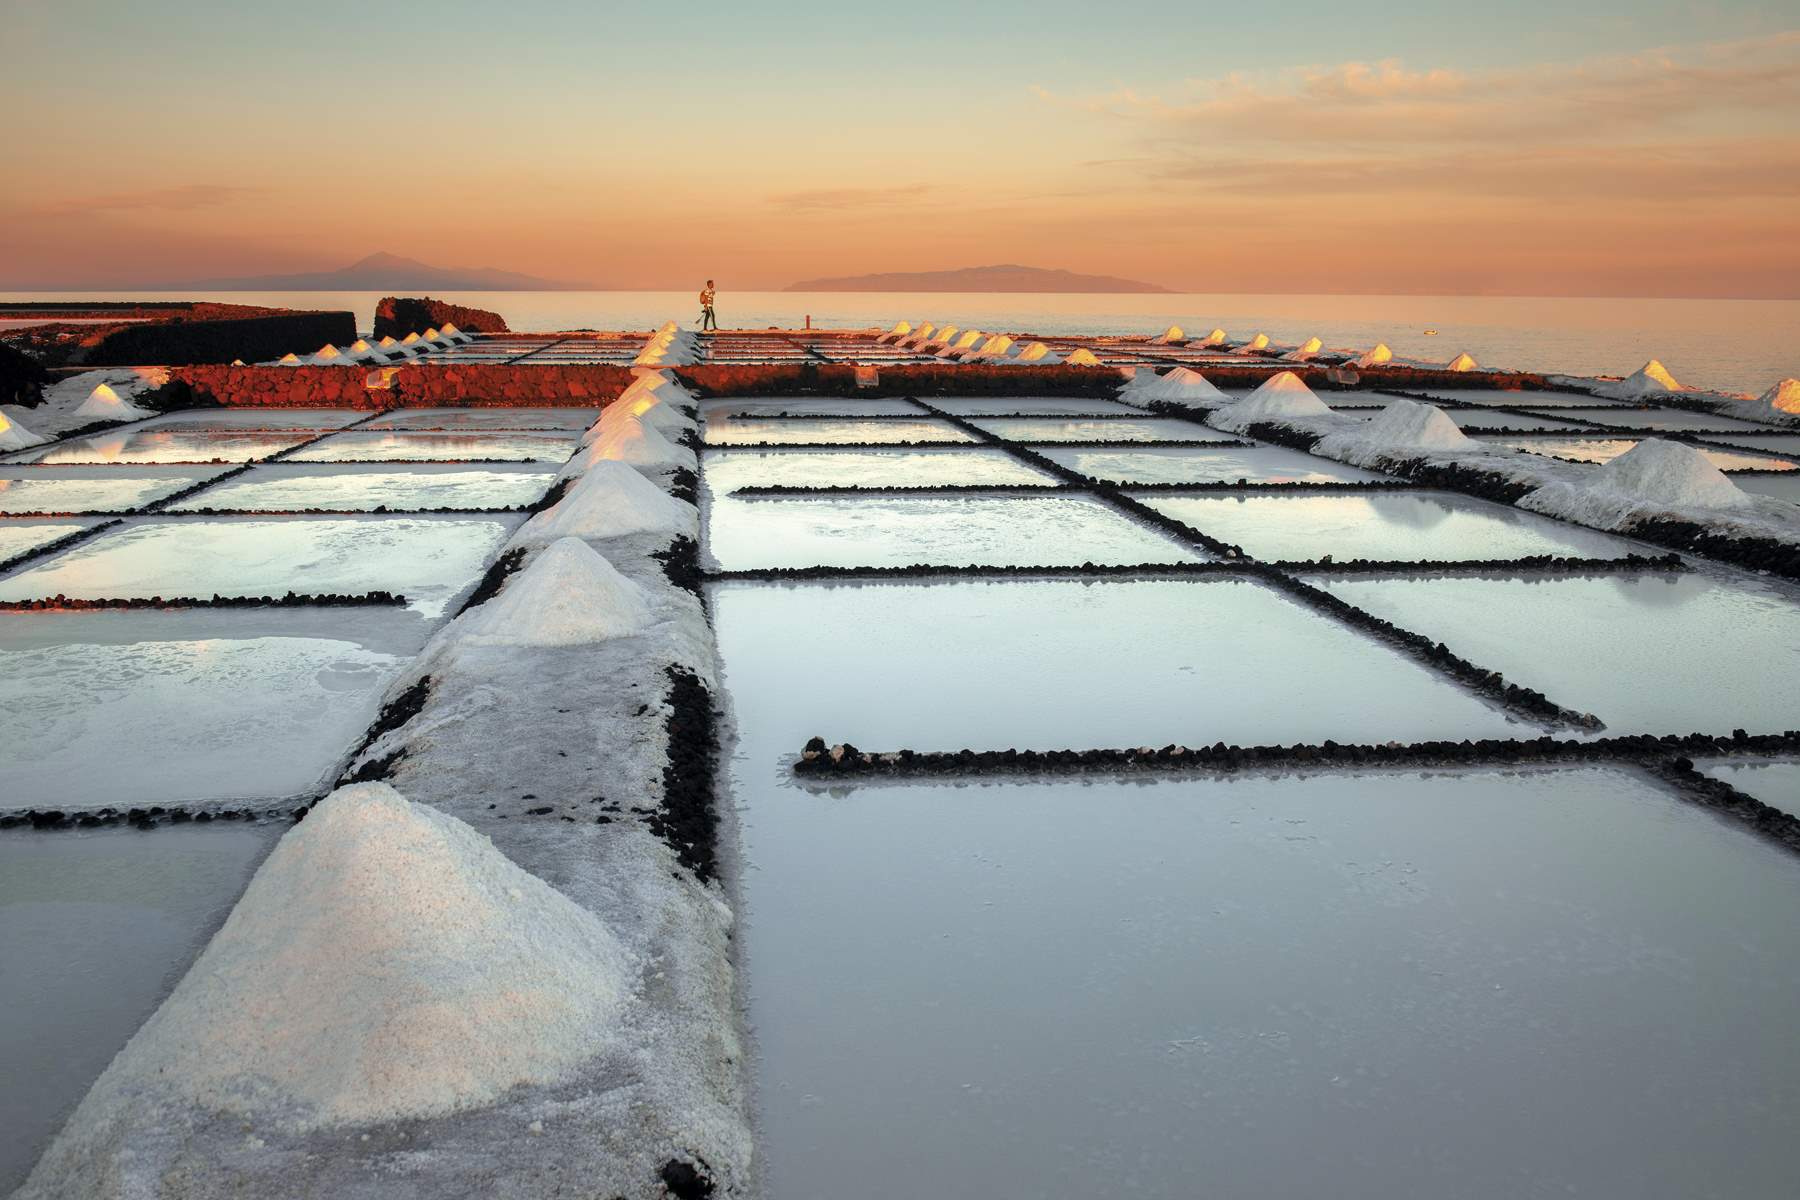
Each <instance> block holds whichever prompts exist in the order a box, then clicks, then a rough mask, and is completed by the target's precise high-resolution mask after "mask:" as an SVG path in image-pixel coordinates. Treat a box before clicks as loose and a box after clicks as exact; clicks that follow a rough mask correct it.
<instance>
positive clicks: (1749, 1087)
mask: <svg viewBox="0 0 1800 1200" xmlns="http://www.w3.org/2000/svg"><path fill="white" fill-rule="evenodd" d="M1330 395H1331V397H1332V399H1333V400H1334V402H1336V403H1337V404H1338V405H1339V406H1340V407H1341V408H1342V409H1343V410H1345V411H1351V412H1354V411H1356V410H1357V409H1359V408H1363V407H1368V409H1369V411H1370V412H1371V413H1372V412H1373V411H1374V410H1375V406H1378V405H1380V404H1381V403H1383V402H1385V401H1387V400H1390V399H1391V397H1386V396H1380V395H1375V394H1370V393H1358V392H1334V393H1330ZM1435 398H1436V400H1437V401H1438V402H1439V403H1442V404H1444V405H1445V406H1446V409H1447V411H1449V412H1450V414H1451V415H1452V416H1453V417H1455V418H1456V419H1458V421H1459V423H1461V424H1464V425H1465V427H1467V428H1469V429H1471V430H1472V431H1477V432H1478V434H1479V436H1482V437H1494V438H1515V437H1522V438H1528V439H1529V440H1530V441H1531V442H1533V443H1534V445H1533V446H1532V448H1533V449H1537V447H1536V445H1535V443H1537V442H1539V441H1544V442H1548V443H1553V444H1552V445H1551V446H1550V449H1549V450H1539V451H1538V452H1552V451H1555V452H1561V451H1563V450H1565V449H1566V448H1567V444H1568V443H1571V442H1583V443H1598V442H1601V441H1605V442H1613V441H1617V440H1619V437H1620V435H1619V433H1618V432H1617V431H1620V430H1624V431H1633V435H1634V436H1641V433H1642V431H1643V430H1646V429H1658V430H1665V429H1667V425H1666V423H1665V422H1667V421H1668V420H1671V419H1672V420H1675V421H1677V422H1679V421H1680V420H1681V419H1682V418H1680V417H1671V416H1670V414H1672V413H1673V411H1674V410H1666V409H1665V410H1656V411H1649V410H1647V409H1644V408H1642V407H1640V406H1632V405H1605V406H1602V405H1600V404H1598V403H1596V402H1594V401H1593V400H1592V399H1591V398H1584V399H1583V400H1581V401H1578V402H1573V403H1571V402H1572V401H1573V398H1572V397H1569V396H1564V395H1560V394H1558V395H1555V396H1550V395H1548V394H1547V395H1545V396H1532V395H1527V394H1520V393H1493V392H1487V393H1477V392H1472V391H1471V392H1468V393H1463V392H1457V393H1454V394H1450V393H1437V394H1436V397H1435ZM705 410H706V427H705V442H706V450H705V454H704V458H703V464H702V465H703V470H702V488H701V496H702V505H703V510H704V512H703V518H704V524H703V530H704V534H703V545H702V566H703V568H704V570H705V572H706V575H707V579H708V582H707V585H706V587H707V592H708V598H709V603H710V605H711V608H712V612H713V617H714V624H715V629H716V633H717V637H718V641H719V649H720V655H721V660H722V663H723V667H724V672H725V684H726V689H727V692H728V694H729V700H730V707H731V712H732V717H733V722H734V727H735V731H734V736H733V738H732V745H731V748H730V752H729V761H728V764H727V769H726V772H725V780H726V782H725V786H726V788H727V789H728V795H727V796H726V797H725V799H726V800H727V801H729V802H730V803H731V804H732V805H733V806H734V807H735V809H736V811H737V812H738V824H739V828H740V840H741V854H742V860H743V862H742V871H741V888H742V901H743V903H742V909H743V914H742V933H741V938H740V942H741V953H742V956H743V963H744V972H745V989H746V994H747V1011H748V1022H749V1026H750V1029H751V1033H752V1038H753V1044H754V1059H753V1076H754V1078H755V1079H756V1084H757V1086H756V1094H757V1097H758V1100H757V1103H758V1105H759V1112H758V1117H759V1120H760V1128H761V1131H762V1141H761V1151H762V1156H763V1160H764V1164H765V1170H766V1175H767V1183H768V1191H769V1194H770V1195H775V1196H813V1195H828V1194H837V1193H839V1192H840V1191H842V1189H843V1181H844V1180H854V1181H855V1183H854V1185H853V1190H854V1191H855V1192H856V1193H857V1194H858V1195H859V1196H867V1197H886V1196H894V1197H900V1196H908V1197H910V1196H921V1195H976V1194H995V1195H1000V1194H1005V1195H1052V1194H1054V1195H1115V1194H1139V1195H1192V1194H1195V1193H1196V1191H1200V1192H1205V1193H1208V1194H1218V1195H1325V1194H1330V1195H1336V1196H1357V1197H1363V1196H1367V1197H1387V1196H1393V1195H1451V1194H1455V1195H1535V1194H1539V1193H1544V1194H1550V1193H1555V1194H1564V1193H1570V1194H1577V1193H1585V1194H1601V1195H1632V1196H1658V1197H1660V1196H1667V1197H1683V1196H1691V1195H1700V1194H1709V1193H1713V1192H1717V1191H1718V1189H1719V1187H1720V1181H1721V1180H1728V1181H1729V1184H1728V1186H1727V1190H1728V1191H1730V1192H1731V1193H1733V1194H1738V1195H1771V1196H1772V1195H1780V1194H1787V1193H1788V1192H1789V1191H1791V1184H1792V1180H1793V1178H1794V1172H1795V1170H1796V1163H1797V1161H1800V1160H1797V1159H1796V1156H1795V1152H1794V1149H1793V1146H1792V1136H1791V1124H1792V1115H1793V1113H1794V1111H1795V1105H1796V1102H1797V1101H1800V1095H1797V1094H1796V1091H1795V1088H1796V1082H1795V1081H1796V1080H1800V1042H1797V1041H1796V1040H1795V1039H1794V1037H1793V1036H1792V1029H1791V1025H1792V1014H1791V1009H1792V997H1793V995H1794V994H1795V990H1796V988H1797V987H1800V921H1797V920H1796V917H1797V916H1800V869H1797V868H1800V862H1796V859H1795V850H1796V847H1800V836H1797V835H1796V832H1795V830H1796V825H1795V822H1794V820H1793V818H1794V816H1795V815H1796V814H1800V763H1797V762H1796V761H1795V757H1794V751H1795V747H1796V736H1795V735H1793V734H1791V733H1784V732H1783V730H1784V729H1785V727H1786V726H1787V725H1791V724H1792V715H1791V714H1792V713H1793V712H1795V711H1796V710H1797V708H1800V607H1797V606H1796V599H1797V595H1796V591H1795V589H1794V588H1793V587H1792V586H1790V585H1788V584H1786V583H1782V582H1777V581H1772V580H1770V579H1768V578H1765V577H1761V576H1757V575H1754V574H1751V573H1747V572H1744V571H1740V570H1737V569H1735V568H1731V567H1726V566H1722V565H1720V564H1718V563H1713V562H1708V561H1705V560H1700V559H1685V558H1677V557H1672V556H1669V555H1667V554H1664V553H1663V552H1661V551H1659V550H1657V549H1655V548H1652V547H1648V546H1645V545H1642V544H1638V543H1635V542H1632V541H1630V540H1627V539H1624V538H1621V537H1617V536H1613V535H1611V534H1608V533H1604V532H1600V531H1596V530H1593V529H1588V528H1584V527H1580V526H1576V525H1572V524H1566V523H1562V522H1559V521H1556V520H1553V519H1550V518H1546V517H1540V516H1538V515H1535V514H1532V513H1528V512H1524V511H1521V510H1519V509H1516V508H1512V507H1508V506H1504V505H1499V504H1495V503H1490V502H1488V501H1484V500H1479V499H1475V498H1472V497H1469V496H1465V495H1461V494H1454V493H1449V492H1442V491H1434V490H1431V489H1429V488H1425V487H1419V486H1415V485H1413V484H1411V483H1407V482H1404V481H1400V480H1396V479H1391V478H1385V477H1383V476H1381V475H1378V474H1376V473H1374V472H1370V471H1366V470H1362V469H1358V468H1355V467H1350V466H1347V465H1345V464H1342V463H1338V462H1334V461H1330V460H1327V459H1324V458H1319V457H1314V456H1311V455H1308V454H1305V453H1301V452H1298V451H1295V450H1292V449H1287V448H1283V447H1279V446H1274V445H1268V444H1263V443H1261V442H1258V441H1256V440H1253V439H1249V438H1238V437H1233V436H1231V435H1228V434H1223V433H1220V432H1219V431H1217V430H1214V429H1211V428H1209V427H1206V426H1203V425H1201V424H1198V423H1197V422H1192V421H1189V420H1186V419H1180V418H1175V417H1169V416H1165V415H1158V414H1152V413H1149V412H1145V411H1140V410H1137V409H1135V408H1133V407H1131V406H1128V405H1126V404H1124V403H1121V402H1118V401H1114V400H1108V399H1094V400H1084V399H1069V398H1059V399H1019V398H987V397H984V398H980V399H975V398H960V399H959V398H951V397H932V398H929V399H923V400H913V399H901V398H888V399H870V400H852V399H823V398H817V397H812V398H793V399H779V398H758V399H756V400H729V399H722V400H714V401H710V402H708V403H707V405H706V406H705ZM1540 410H1541V411H1540ZM1528 413H1530V414H1533V415H1535V416H1537V417H1541V418H1542V420H1543V422H1544V423H1545V426H1546V427H1548V426H1549V425H1550V424H1551V423H1553V422H1566V423H1567V425H1566V428H1567V432H1563V430H1564V428H1565V426H1564V425H1563V424H1557V425H1556V429H1557V432H1554V433H1552V432H1547V431H1546V430H1541V429H1539V428H1538V424H1537V422H1536V421H1529V422H1527V421H1526V420H1525V416H1526V414H1528ZM1496 422H1497V423H1496ZM1727 424H1729V426H1730V427H1729V428H1726V427H1725V425H1727ZM1676 428H1677V430H1679V432H1678V433H1677V434H1676V436H1679V437H1683V438H1690V437H1691V438H1699V439H1704V441H1705V443H1706V445H1707V446H1708V447H1709V448H1716V449H1717V450H1718V451H1719V452H1720V453H1721V454H1726V455H1733V454H1739V455H1742V458H1741V459H1729V460H1727V461H1726V462H1725V463H1724V465H1727V466H1731V467H1735V468H1738V469H1740V470H1753V471H1758V472H1768V473H1769V474H1767V475H1759V476H1757V478H1768V479H1776V478H1780V477H1781V476H1783V475H1786V474H1788V473H1789V472H1790V471H1791V470H1792V468H1793V466H1794V463H1793V460H1792V457H1791V452H1792V450H1793V449H1794V447H1791V446H1788V445H1787V444H1786V443H1785V442H1780V443H1778V438H1779V437H1780V436H1782V435H1774V434H1769V433H1765V432H1763V431H1762V429H1761V428H1760V427H1750V428H1740V427H1739V423H1737V422H1711V421H1709V422H1706V423H1704V425H1703V426H1702V427H1699V428H1695V427H1693V426H1682V425H1680V424H1677V426H1676ZM1521 430H1524V431H1526V432H1523V433H1521V432H1519V431H1521ZM1607 431H1612V432H1607ZM1785 436H1787V437H1788V438H1789V439H1790V440H1791V438H1792V435H1791V434H1790V435H1785ZM1744 447H1750V449H1744ZM1584 449H1591V447H1584ZM1609 449H1610V447H1609ZM1598 452H1599V451H1595V453H1598ZM1743 478H1744V477H1742V476H1740V477H1739V479H1740V481H1742V480H1743ZM1692 735H1706V736H1703V737H1695V736H1692ZM1719 739H1724V742H1725V743H1726V745H1725V748H1724V749H1721V742H1720V740H1719ZM1758 801H1761V802H1762V803H1758ZM1765 804H1766V805H1769V806H1773V807H1768V808H1765V807H1764V805H1765Z"/></svg>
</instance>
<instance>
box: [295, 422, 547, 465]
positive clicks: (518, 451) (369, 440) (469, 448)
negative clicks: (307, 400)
mask: <svg viewBox="0 0 1800 1200" xmlns="http://www.w3.org/2000/svg"><path fill="white" fill-rule="evenodd" d="M577 440H578V439H577V435H576V434H574V433H568V432H561V433H504V432H489V433H404V432H395V433H387V432H380V433H363V432H361V431H358V430H351V431H349V432H347V433H338V434H333V435H332V436H331V437H328V438H326V439H325V440H324V441H322V442H319V443H317V444H315V445H311V446H308V447H307V448H306V449H304V450H301V451H299V452H298V453H296V454H294V455H292V456H291V457H290V458H289V459H288V461H289V462H405V461H413V462H421V461H422V462H445V461H452V460H456V459H500V460H506V461H510V462H555V463H560V462H564V461H566V460H567V459H568V457H569V455H570V454H571V453H573V452H574V450H575V444H576V441H577Z"/></svg>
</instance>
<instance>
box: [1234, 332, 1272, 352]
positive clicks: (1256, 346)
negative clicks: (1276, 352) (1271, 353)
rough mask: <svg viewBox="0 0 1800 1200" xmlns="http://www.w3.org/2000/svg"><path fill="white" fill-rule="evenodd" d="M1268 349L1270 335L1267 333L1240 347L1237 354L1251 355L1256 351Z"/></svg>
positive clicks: (1260, 334) (1258, 335)
mask: <svg viewBox="0 0 1800 1200" xmlns="http://www.w3.org/2000/svg"><path fill="white" fill-rule="evenodd" d="M1268 348H1269V335H1268V334H1266V333H1259V334H1257V335H1256V336H1255V337H1253V338H1251V339H1250V340H1249V341H1247V342H1245V343H1244V344H1243V345H1242V346H1239V347H1238V348H1237V353H1239V354H1250V353H1252V352H1254V351H1257V350H1267V349H1268Z"/></svg>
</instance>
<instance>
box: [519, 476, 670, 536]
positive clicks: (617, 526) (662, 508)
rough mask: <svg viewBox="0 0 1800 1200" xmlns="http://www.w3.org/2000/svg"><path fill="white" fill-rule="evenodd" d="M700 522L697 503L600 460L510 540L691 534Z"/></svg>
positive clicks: (521, 527)
mask: <svg viewBox="0 0 1800 1200" xmlns="http://www.w3.org/2000/svg"><path fill="white" fill-rule="evenodd" d="M696 523H697V512H696V510H695V508H694V506H693V505H691V504H683V503H682V502H681V501H679V500H677V499H675V497H673V496H671V495H669V493H667V492H665V491H663V490H662V489H661V488H659V487H657V486H656V485H655V484H654V483H652V482H650V481H649V480H648V479H646V478H644V476H643V475H641V474H639V473H638V472H637V471H636V470H635V469H634V468H632V467H630V466H627V465H626V464H625V463H622V462H616V461H612V460H600V461H596V462H594V463H592V464H590V465H589V466H588V468H587V469H586V471H585V472H584V473H583V474H582V475H581V477H580V478H579V479H577V480H576V481H575V482H574V483H572V484H570V485H569V490H568V491H567V492H565V493H564V494H563V498H562V499H561V500H559V501H557V502H556V503H555V504H553V505H551V506H550V507H549V508H547V509H545V510H544V511H543V512H541V513H538V514H537V515H536V516H534V517H532V518H531V520H529V521H527V522H525V524H524V525H522V526H520V528H519V532H518V533H517V534H515V535H514V536H513V542H512V544H513V545H540V544H545V543H549V542H554V541H556V540H557V539H558V538H565V537H578V538H610V537H622V536H623V535H625V534H628V533H686V534H692V533H693V532H694V528H695V525H696Z"/></svg>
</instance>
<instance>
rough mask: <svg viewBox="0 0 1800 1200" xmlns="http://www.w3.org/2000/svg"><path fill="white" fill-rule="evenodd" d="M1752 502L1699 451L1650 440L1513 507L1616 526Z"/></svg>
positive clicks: (1531, 495)
mask: <svg viewBox="0 0 1800 1200" xmlns="http://www.w3.org/2000/svg"><path fill="white" fill-rule="evenodd" d="M1754 503H1755V501H1754V500H1753V499H1752V498H1751V497H1750V496H1748V495H1746V494H1745V493H1744V492H1743V491H1742V490H1741V489H1739V487H1738V486H1737V484H1735V483H1733V482H1731V480H1730V479H1729V478H1728V477H1727V476H1726V474H1725V473H1724V472H1723V471H1721V470H1719V468H1718V467H1716V466H1714V465H1713V464H1712V461H1711V460H1710V459H1708V458H1707V457H1706V455H1704V454H1702V453H1701V452H1700V451H1698V450H1696V449H1694V448H1693V447H1692V446H1687V445H1683V444H1681V443H1680V442H1667V441H1663V440H1662V439H1661V438H1651V439H1650V440H1648V441H1643V442H1639V443H1638V444H1637V445H1636V446H1633V447H1632V448H1631V449H1630V450H1627V451H1626V452H1625V453H1623V454H1621V455H1619V457H1617V458H1615V459H1613V460H1612V461H1611V462H1609V463H1607V464H1605V465H1604V466H1601V467H1596V468H1594V469H1593V471H1592V472H1590V473H1589V474H1587V475H1586V476H1585V477H1584V478H1583V480H1582V481H1581V482H1579V483H1567V482H1557V483H1549V484H1545V485H1544V486H1543V487H1541V488H1539V489H1537V490H1536V491H1535V492H1532V493H1530V494H1528V495H1527V496H1525V497H1524V498H1523V499H1522V500H1520V501H1519V507H1520V508H1529V509H1531V510H1533V511H1535V512H1542V513H1549V514H1551V515H1553V516H1558V517H1565V518H1567V519H1569V520H1573V521H1578V522H1580V523H1581V524H1583V525H1593V526H1595V527H1597V528H1600V529H1618V528H1621V527H1623V526H1625V525H1628V524H1630V523H1631V522H1633V521H1635V520H1638V519H1639V518H1642V517H1654V516H1667V515H1674V516H1681V515H1683V514H1685V513H1687V512H1691V511H1692V510H1694V509H1707V510H1713V511H1717V510H1722V509H1724V510H1728V509H1740V508H1746V507H1750V506H1751V505H1753V504H1754Z"/></svg>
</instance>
